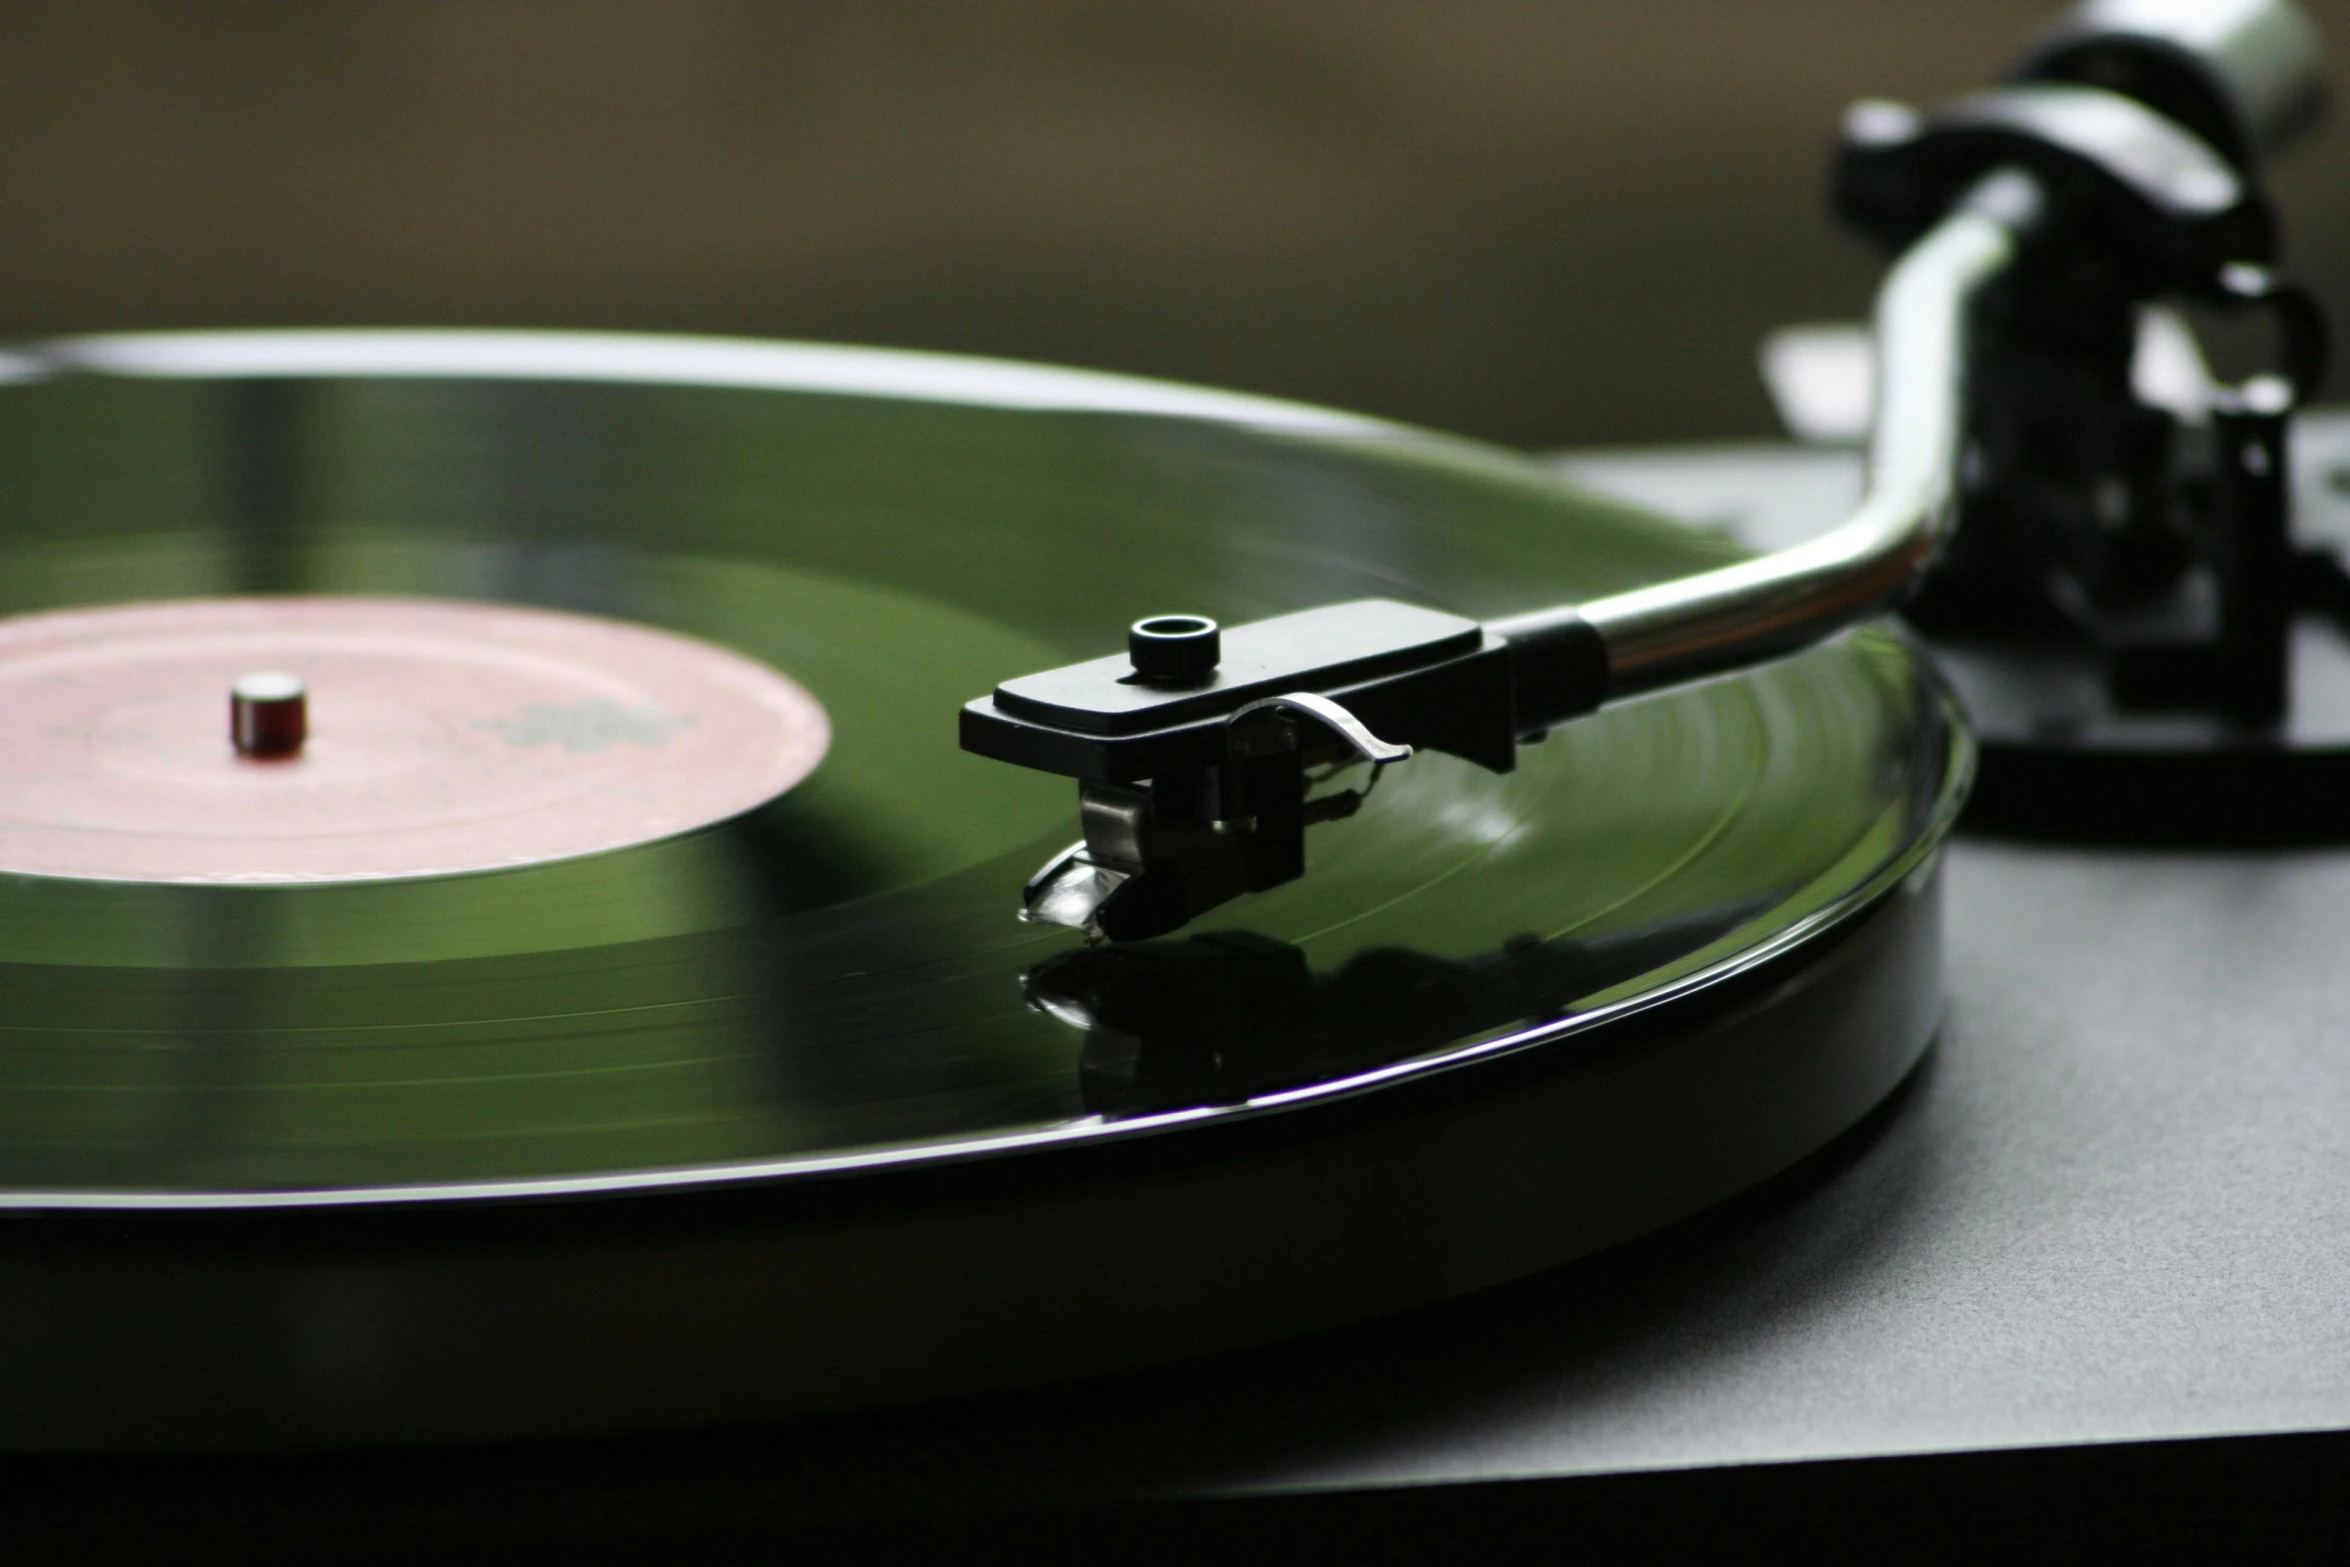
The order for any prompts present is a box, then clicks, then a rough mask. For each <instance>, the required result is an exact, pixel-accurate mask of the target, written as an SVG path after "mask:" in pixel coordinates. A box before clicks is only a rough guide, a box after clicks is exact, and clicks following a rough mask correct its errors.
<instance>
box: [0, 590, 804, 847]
mask: <svg viewBox="0 0 2350 1567" xmlns="http://www.w3.org/2000/svg"><path fill="white" fill-rule="evenodd" d="M256 672H266V673H267V674H268V675H270V676H276V675H281V674H282V675H290V676H292V677H293V679H294V681H295V682H297V683H298V688H299V689H300V690H301V691H302V693H303V700H304V702H305V704H306V708H307V713H306V729H305V733H304V734H303V737H302V738H301V740H300V743H299V747H298V749H296V750H294V751H292V752H291V753H290V754H286V755H282V756H270V757H261V756H252V755H245V754H240V752H239V750H238V748H237V745H236V744H235V743H234V741H233V739H232V733H231V711H230V710H231V701H230V691H231V688H232V687H235V686H236V685H237V683H238V682H239V681H240V680H247V679H249V678H251V677H255V676H256ZM831 737H832V732H831V727H830V725H829V723H828V722H827V720H826V717H825V713H824V709H823V707H822V706H821V705H820V704H819V703H818V702H817V700H816V699H815V698H814V697H813V696H811V695H809V694H808V692H807V691H806V690H804V689H803V688H802V687H800V686H799V685H798V684H796V683H795V682H793V681H791V680H788V679H786V678H785V677H784V676H782V675H780V674H778V673H776V672H775V671H774V670H772V669H769V668H768V667H766V666H765V665H763V664H760V663H757V662H755V661H753V660H751V659H749V658H745V657H743V656H742V655H740V654H737V653H731V652H727V651H725V650H724V649H721V648H717V647H713V646H711V645H709V644H708V643H705V642H699V641H696V640H694V639H692V638H689V637H684V636H679V635H677V634H675V633H672V632H666V631H656V630H653V629H650V628H648V627H644V626H637V625H631V624H628V623H626V622H622V621H615V620H601V619H595V618H591V617H588V616H584V615H571V614H563V613H559V612H556V611H551V610H541V609H523V608H517V607H514V606H511V605H503V604H479V603H464V602H450V601H438V600H425V599H373V598H254V599H191V600H182V601H175V602H166V603H151V604H131V605H121V606H114V607H108V608H101V609H85V610H66V611H60V612H55V613H48V614H38V615H25V616H20V617H17V618H15V619H11V620H5V621H0V871H13V872H22V873H29V874H32V875H39V876H64V877H79V878H86V879H95V880H105V881H147V882H218V883H228V882H318V881H355V880H374V879H381V878H386V877H408V876H437V875H448V874H452V873H458V872H465V871H486V870H496V869H501V868H504V867H509V866H521V865H531V864H537V863H541V862H544V861H548V860H557V859H566V858H569V857H571V856H574V855H581V854H594V853H597V852H599V851H602V850H608V849H618V848H625V847H627V846H629V845H632V844H641V843H647V842H651V841H653V840H655V839H659V838H666V837H670V836H673V835H675V834H677V833H682V832H687V831H690V830H692V829H694V828H696V827H702V826H707V825H709V824H710V823H713V822H718V821H723V820H725V819H727V818H728V817H732V816H737V815H740V814H741V813H742V812H744V811H747V810H750V809H752V808H753V807H755V806H758V805H761V804H763V803H765V802H766V801H768V800H772V799H773V798H775V797H776V796H777V795H779V794H781V793H783V792H784V791H785V790H787V789H789V788H791V787H792V786H793V785H794V784H796V783H798V782H799V781H800V780H801V779H803V778H805V777H807V776H808V774H809V773H810V772H812V771H814V770H815V767H816V765H817V763H818V762H820V761H822V760H823V758H824V753H825V749H826V747H827V746H828V745H829V744H830V743H831Z"/></svg>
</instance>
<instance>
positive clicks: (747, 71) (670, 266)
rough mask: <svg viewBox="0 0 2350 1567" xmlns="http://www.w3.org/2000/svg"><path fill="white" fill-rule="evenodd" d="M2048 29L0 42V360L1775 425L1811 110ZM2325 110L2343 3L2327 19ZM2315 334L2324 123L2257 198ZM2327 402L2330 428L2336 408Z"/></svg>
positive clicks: (668, 21) (352, 19) (1517, 1)
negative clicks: (1775, 349) (90, 353)
mask: <svg viewBox="0 0 2350 1567" xmlns="http://www.w3.org/2000/svg"><path fill="white" fill-rule="evenodd" d="M2056 9H2057V7H2055V6H2054V5H2052V4H2049V3H2046V0H1931V3H1927V0H1914V3H1904V0H1641V3H1638V4H1632V3H1628V0H1345V3H1334V0H1147V3H1146V0H1091V3H1087V0H1003V3H986V4H982V3H972V0H856V3H847V0H792V3H780V0H775V3H754V0H371V3H369V4H365V5H359V4H335V5H325V4H316V3H312V0H269V3H256V0H213V3H209V4H204V5H188V4H184V3H179V0H147V3H130V0H81V3H75V4H44V5H30V4H19V5H14V6H9V7H7V8H5V9H0V210H4V211H5V214H6V222H5V227H4V232H5V234H6V236H7V237H6V241H5V244H4V245H0V332H4V333H7V334H11V335H17V336H29V335H46V334H51V333H58V332H78V331H86V330H96V329H115V328H128V327H164V326H216V325H237V326H250V325H274V324H298V325H318V324H369V325H399V324H461V325H526V326H559V327H612V328H628V329H639V330H657V331H684V332H725V333H747V334H756V335H762V336H780V337H801V338H820V339H835V340H844V341H853V342H867V343H885V344H893V345H903V346H915V347H925V348H944V349H955V350H964V351H971V352H978V353H988V354H1002V355H1011V356H1015V357H1021V358H1034V359H1046V360H1055V361H1061V362H1066V363H1072V364H1080V365H1089V366H1100V367H1106V368H1113V369H1120V370H1129V371H1136V372H1142V373H1146V374H1151V375H1160V376H1172V377H1177V378H1181V379H1186V380H1196V381H1206V382H1213V383H1217V384H1222V385H1229V386H1235V387H1242V388H1246V389H1249V390H1254V391H1261V392H1270V393H1275V394H1279V395H1284V396H1290V397H1300V398H1306V399H1311V400H1314V401H1319V402H1328V403H1336V404H1341V405H1345V406H1348V407H1354V408H1361V409H1365V410H1368V411H1372V412H1376V413H1381V414H1386V415H1389V416H1392V417H1397V418H1402V419H1406V420H1411V421H1414V422H1418V423H1422V424H1428V425H1434V426H1439V427H1443V428H1447V429H1453V430H1459V431H1465V432H1468V433H1472V434H1477V435H1482V436H1485V437H1488V438H1491V439H1496V440H1501V441H1507V442H1512V443H1516V444H1521V445H1532V446H1556V445H1567V444H1589V443H1598V442H1644V441H1660V440H1677V439H1684V438H1700V437H1720V436H1738V435H1759V434H1768V433H1772V432H1773V431H1774V429H1775V422H1774V420H1773V418H1772V416H1771V412H1770V408H1769V405H1768V403H1767V402H1766V400H1765V399H1764V396H1763V393H1762V390H1761V387H1760V384H1759V382H1758V381H1757V379H1756V376H1755V373H1754V368H1753V363H1754V358H1753V356H1754V347H1755V343H1756V341H1757V339H1758V338H1759V337H1760V335H1761V334H1762V333H1763V332H1764V331H1766V330H1767V329H1769V328H1770V327H1772V326H1774V325H1777V324H1780V323H1783V322H1786V321H1790V320H1802V319H1816V318H1822V317H1836V316H1854V315H1858V314H1860V313H1862V312H1863V311H1864V309H1865V307H1866V303H1867V298H1868V293H1869V289H1870V286H1871V282H1872V280H1873V278H1874V277H1875V275H1876V270H1877V263H1876V261H1875V259H1874V258H1873V257H1871V256H1869V255H1868V254H1867V253H1865V252H1864V251H1863V250H1862V249H1861V248H1860V247H1859V246H1858V245H1856V244H1855V243H1853V242H1851V241H1850V240H1848V239H1846V238H1845V237H1843V236H1841V235H1839V234H1838V233H1836V232H1835V231H1834V230H1833V229H1832V228H1831V226H1830V224H1829V222H1828V220H1827V217H1826V215H1825V211H1824V207H1823V202H1822V198H1821V183H1822V172H1823V168H1824V164H1825V153H1826V150H1827V148H1828V146H1829V143H1830V140H1831V138H1832V136H1833V134H1834V129H1835V126H1836V122H1837V117H1838V114H1839V111H1840V110H1841V108H1842V107H1843V105H1844V104H1845V103H1846V102H1847V101H1849V100H1850V99H1851V98H1853V97H1856V96H1860V95H1863V94H1873V95H1882V96H1894V97H1905V98H1913V99H1925V100H1931V99H1934V98H1937V97H1940V96H1944V95H1947V94H1952V93H1956V92H1960V91H1964V90H1966V89H1968V88H1971V87H1974V86H1977V85H1980V84H1983V83H1986V82H1988V81H1989V80H1990V79H1991V78H1992V77H1993V76H1994V75H1995V74H1996V73H1998V72H1999V71H2000V70H2001V69H2002V67H2003V66H2004V64H2005V63H2006V62H2007V61H2008V60H2009V59H2010V58H2011V57H2012V56H2013V54H2014V53H2015V52H2016V50H2017V49H2018V48H2019V47H2020V46H2021V45H2022V44H2023V43H2024V41H2025V40H2026V39H2027V38H2028V37H2029V36H2030V35H2031V34H2032V32H2033V31H2034V30H2035V29H2036V28H2037V27H2038V26H2039V25H2041V24H2042V23H2043V22H2045V21H2046V20H2047V19H2048V18H2049V17H2051V16H2052V15H2053V14H2054V13H2055V11H2056ZM2311 9H2312V11H2313V14H2314V15H2315V16H2316V19H2317V22H2318V25H2319V28H2320V29H2321V31H2322V32H2323V33H2324V34H2325V35H2326V37H2327V40H2328V44H2329V48H2330V49H2331V51H2332V56H2331V57H2332V60H2333V61H2334V63H2335V69H2336V73H2337V74H2336V81H2337V82H2341V81H2342V80H2343V77H2342V75H2341V74H2340V73H2341V72H2343V71H2345V70H2350V0H2315V4H2314V5H2313V6H2312V8H2311ZM2275 183H2276V191H2277V194H2278V197H2279V199H2280V202H2281V205H2282V207H2283V209H2284V213H2285V218H2286V235H2287V244H2288V250H2287V258H2288V261H2289V263H2290V265H2291V268H2292V270H2295V271H2298V272H2299V273H2301V274H2302V275H2304V276H2305V277H2307V278H2309V279H2310V280H2312V281H2313V282H2315V283H2316V284H2317V285H2318V286H2319V288H2320V290H2321V292H2322V293H2323V294H2324V295H2325V297H2326V299H2327V300H2328V302H2329V304H2330V305H2331V307H2332V310H2333V313H2334V316H2335V318H2336V320H2337V321H2341V322H2345V323H2350V116H2346V115H2342V114H2337V115H2336V116H2335V117H2334V119H2333V120H2332V121H2331V122H2330V123H2328V124H2326V125H2323V126H2321V127H2320V128H2319V130H2318V132H2317V133H2316V135H2315V137H2314V138H2312V139H2311V140H2310V141H2309V142H2306V143H2304V144H2303V145H2302V146H2301V147H2300V148H2299V149H2298V150H2297V151H2296V152H2295V153H2294V154H2293V155H2291V156H2289V158H2288V159H2287V160H2286V162H2285V163H2284V164H2283V165H2282V166H2281V167H2280V168H2279V169H2278V170H2277V171H2276V182H2275ZM2334 391H2335V393H2336V395H2337V397H2338V396H2339V395H2340V394H2341V393H2342V392H2344V391H2350V381H2343V380H2338V381H2337V383H2336V386H2335V388H2334Z"/></svg>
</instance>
